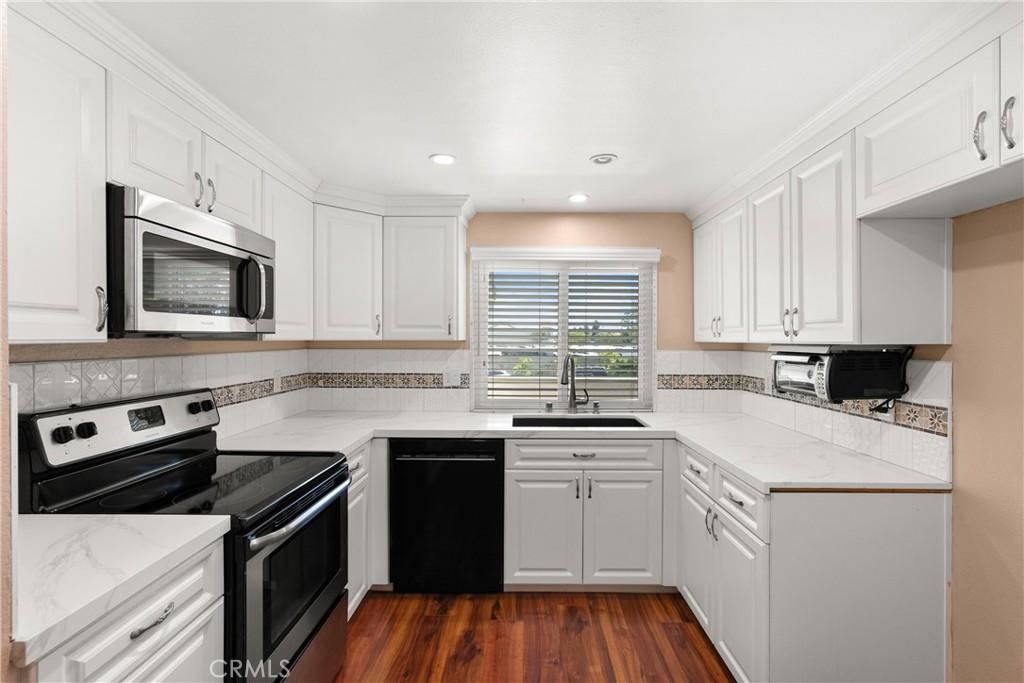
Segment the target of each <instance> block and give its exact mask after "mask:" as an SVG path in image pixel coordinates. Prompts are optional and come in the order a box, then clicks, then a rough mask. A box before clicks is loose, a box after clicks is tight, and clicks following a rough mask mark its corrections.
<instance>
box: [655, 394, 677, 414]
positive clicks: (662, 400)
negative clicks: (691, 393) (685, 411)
mask: <svg viewBox="0 0 1024 683" xmlns="http://www.w3.org/2000/svg"><path fill="white" fill-rule="evenodd" d="M683 393H684V392H682V391H674V390H672V389H655V390H654V410H655V411H657V412H659V413H678V412H680V410H681V406H682V401H681V399H680V395H681V394H683Z"/></svg>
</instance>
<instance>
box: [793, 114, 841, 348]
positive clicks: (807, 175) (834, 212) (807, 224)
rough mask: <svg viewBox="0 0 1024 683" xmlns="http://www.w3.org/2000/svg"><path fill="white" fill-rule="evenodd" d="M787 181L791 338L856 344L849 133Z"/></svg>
mask: <svg viewBox="0 0 1024 683" xmlns="http://www.w3.org/2000/svg"><path fill="white" fill-rule="evenodd" d="M790 181H791V188H792V191H793V211H792V226H791V231H792V260H791V263H792V274H791V282H792V284H793V296H792V298H791V299H790V300H789V301H788V302H787V304H788V305H789V307H790V310H791V311H792V312H793V315H792V318H791V327H792V332H793V340H794V341H797V342H805V341H806V342H847V343H856V342H857V341H858V340H857V338H856V332H857V330H856V325H855V322H856V313H857V311H856V310H855V308H854V307H855V305H856V300H855V297H854V292H856V291H857V272H858V269H857V253H856V245H855V241H854V223H855V218H854V209H853V135H852V134H850V135H846V136H844V137H843V138H841V139H839V140H837V141H836V142H834V143H832V144H831V145H829V146H828V147H826V148H825V149H823V150H821V151H820V152H818V153H817V154H815V155H814V156H812V157H811V158H809V159H807V160H806V161H804V162H802V163H801V164H799V165H798V166H796V167H795V168H794V169H793V170H792V172H791V178H790Z"/></svg>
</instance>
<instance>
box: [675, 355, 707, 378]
mask: <svg viewBox="0 0 1024 683" xmlns="http://www.w3.org/2000/svg"><path fill="white" fill-rule="evenodd" d="M679 374H681V375H701V374H704V352H703V351H680V352H679Z"/></svg>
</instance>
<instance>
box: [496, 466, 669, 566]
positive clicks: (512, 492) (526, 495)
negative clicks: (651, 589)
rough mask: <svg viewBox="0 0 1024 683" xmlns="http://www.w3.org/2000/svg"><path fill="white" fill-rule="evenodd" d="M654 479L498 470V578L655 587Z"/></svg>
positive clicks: (657, 486)
mask: <svg viewBox="0 0 1024 683" xmlns="http://www.w3.org/2000/svg"><path fill="white" fill-rule="evenodd" d="M661 476H662V475H661V472H651V471H639V472H621V471H608V470H543V471H530V470H506V473H505V583H509V584H538V583H540V584H580V583H583V584H659V583H660V582H661Z"/></svg>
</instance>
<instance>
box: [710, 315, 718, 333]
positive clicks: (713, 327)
mask: <svg viewBox="0 0 1024 683" xmlns="http://www.w3.org/2000/svg"><path fill="white" fill-rule="evenodd" d="M716 320H718V318H715V317H712V318H711V336H712V337H717V336H718V335H717V334H716V333H715V321H716Z"/></svg>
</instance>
